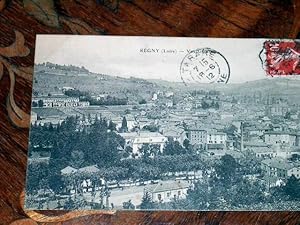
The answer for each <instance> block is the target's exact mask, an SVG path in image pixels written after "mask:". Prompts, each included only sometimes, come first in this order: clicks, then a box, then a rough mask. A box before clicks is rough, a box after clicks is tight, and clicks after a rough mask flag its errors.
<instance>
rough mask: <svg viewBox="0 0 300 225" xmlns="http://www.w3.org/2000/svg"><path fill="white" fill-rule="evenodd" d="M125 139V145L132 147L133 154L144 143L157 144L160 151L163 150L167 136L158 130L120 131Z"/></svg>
mask: <svg viewBox="0 0 300 225" xmlns="http://www.w3.org/2000/svg"><path fill="white" fill-rule="evenodd" d="M120 135H121V136H122V137H123V138H124V139H125V145H127V146H131V147H132V152H133V154H139V149H140V148H141V147H142V146H143V145H144V144H150V145H159V148H160V151H161V152H163V149H164V146H165V143H166V142H167V140H168V139H167V138H166V137H165V136H163V135H162V134H160V133H158V132H147V131H143V132H131V133H120Z"/></svg>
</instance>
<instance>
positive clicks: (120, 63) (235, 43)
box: [35, 35, 267, 83]
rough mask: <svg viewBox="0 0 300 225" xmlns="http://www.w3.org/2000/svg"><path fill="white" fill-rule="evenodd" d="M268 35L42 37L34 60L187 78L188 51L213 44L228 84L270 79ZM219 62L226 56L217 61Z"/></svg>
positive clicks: (100, 70)
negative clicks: (263, 54) (183, 68)
mask: <svg viewBox="0 0 300 225" xmlns="http://www.w3.org/2000/svg"><path fill="white" fill-rule="evenodd" d="M264 41H265V40H264V39H229V38H226V39H222V38H173V37H128V36H123V37H121V36H87V35H86V36H80V35H38V36H37V40H36V50H35V63H43V62H52V63H56V64H65V65H69V64H72V65H76V66H84V67H86V68H87V69H88V70H90V71H92V72H95V73H100V74H106V75H112V76H121V77H126V78H129V77H131V76H132V77H138V78H143V79H163V80H167V81H174V82H182V79H181V73H180V65H181V62H182V61H183V59H184V57H185V56H187V54H188V50H195V49H201V48H211V49H214V50H216V51H218V52H220V53H221V54H222V55H223V56H224V57H225V58H226V60H227V61H228V64H229V67H230V78H229V81H228V82H229V83H242V82H245V81H252V80H257V79H263V78H267V75H266V73H265V71H264V70H263V67H262V63H261V60H260V59H259V53H260V51H261V50H262V47H263V42H264ZM216 60H217V61H219V63H221V64H222V63H224V62H220V60H221V61H222V59H220V58H218V59H216Z"/></svg>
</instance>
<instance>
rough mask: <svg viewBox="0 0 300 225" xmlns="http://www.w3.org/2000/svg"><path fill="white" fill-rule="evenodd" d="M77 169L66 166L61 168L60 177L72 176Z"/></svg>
mask: <svg viewBox="0 0 300 225" xmlns="http://www.w3.org/2000/svg"><path fill="white" fill-rule="evenodd" d="M77 171H78V169H75V168H73V167H72V166H67V167H65V168H63V169H62V170H61V171H60V173H61V175H70V174H74V173H77Z"/></svg>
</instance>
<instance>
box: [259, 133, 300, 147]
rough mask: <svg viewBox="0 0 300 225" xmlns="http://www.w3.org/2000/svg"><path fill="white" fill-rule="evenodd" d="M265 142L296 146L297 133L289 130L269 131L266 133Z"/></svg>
mask: <svg viewBox="0 0 300 225" xmlns="http://www.w3.org/2000/svg"><path fill="white" fill-rule="evenodd" d="M264 140H265V143H267V144H271V145H287V146H296V134H295V133H292V132H289V131H268V132H265V133H264Z"/></svg>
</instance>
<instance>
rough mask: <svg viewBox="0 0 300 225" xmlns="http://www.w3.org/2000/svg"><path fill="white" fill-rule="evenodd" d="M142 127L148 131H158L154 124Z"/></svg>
mask: <svg viewBox="0 0 300 225" xmlns="http://www.w3.org/2000/svg"><path fill="white" fill-rule="evenodd" d="M142 129H143V130H147V131H150V132H158V127H157V126H156V125H154V124H150V125H145V126H144V127H143V128H142Z"/></svg>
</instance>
